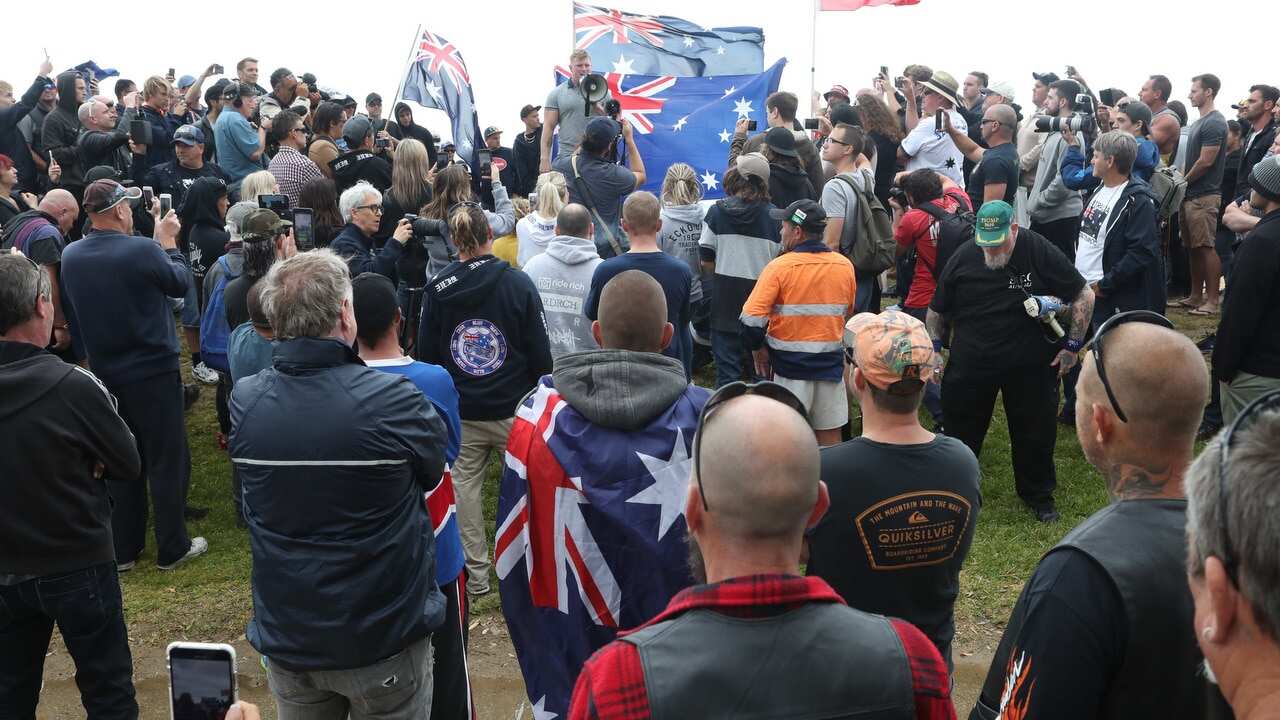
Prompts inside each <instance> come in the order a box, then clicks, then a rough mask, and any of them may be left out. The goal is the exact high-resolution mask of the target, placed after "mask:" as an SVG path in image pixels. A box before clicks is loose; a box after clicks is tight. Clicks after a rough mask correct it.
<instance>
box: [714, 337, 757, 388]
mask: <svg viewBox="0 0 1280 720" xmlns="http://www.w3.org/2000/svg"><path fill="white" fill-rule="evenodd" d="M744 353H747V344H746V342H745V341H744V338H743V337H742V331H741V330H739V331H737V332H729V331H726V330H715V329H713V330H712V331H711V355H712V357H714V358H715V361H716V387H717V388H722V387H724V386H725V385H728V384H729V383H731V382H737V381H738V380H741V379H742V356H743V354H744ZM747 377H749V378H750V379H751V380H752V381H755V379H756V368H755V364H754V363H752V362H750V361H748V362H747Z"/></svg>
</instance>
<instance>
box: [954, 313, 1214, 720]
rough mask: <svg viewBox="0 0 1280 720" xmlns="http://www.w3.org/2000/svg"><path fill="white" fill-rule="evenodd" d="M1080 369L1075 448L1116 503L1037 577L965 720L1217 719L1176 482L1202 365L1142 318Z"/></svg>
mask: <svg viewBox="0 0 1280 720" xmlns="http://www.w3.org/2000/svg"><path fill="white" fill-rule="evenodd" d="M1156 358H1158V359H1159V360H1158V362H1159V366H1160V370H1159V372H1153V371H1152V362H1153V361H1154V359H1156ZM1083 362H1084V368H1083V370H1082V371H1081V373H1080V381H1079V383H1078V385H1077V388H1076V389H1077V396H1076V418H1077V425H1076V434H1077V435H1078V436H1079V438H1080V445H1081V446H1082V447H1083V449H1084V453H1085V457H1087V458H1088V459H1089V462H1090V463H1091V464H1092V465H1093V466H1094V467H1096V468H1097V469H1098V471H1099V472H1100V473H1101V474H1102V476H1103V478H1104V479H1105V481H1106V485H1107V493H1108V495H1110V497H1111V500H1112V502H1111V504H1109V505H1108V506H1106V507H1105V508H1103V509H1102V510H1100V511H1098V512H1096V513H1094V514H1093V515H1092V516H1090V517H1089V518H1088V519H1086V520H1085V521H1084V522H1083V523H1081V524H1080V525H1079V526H1078V527H1076V529H1075V530H1073V531H1072V532H1071V533H1069V534H1068V535H1067V536H1066V537H1065V538H1063V540H1062V541H1061V542H1060V543H1058V545H1057V546H1056V547H1054V548H1053V549H1052V550H1050V551H1049V552H1048V554H1046V555H1045V557H1044V559H1042V560H1041V561H1040V564H1039V566H1038V567H1037V568H1036V570H1035V571H1034V572H1033V573H1032V575H1031V578H1030V579H1029V580H1028V581H1027V584H1026V587H1025V588H1024V589H1023V591H1022V594H1021V596H1019V598H1018V603H1017V605H1016V606H1015V607H1014V610H1013V614H1012V616H1011V618H1010V620H1009V624H1008V626H1007V628H1006V630H1005V634H1004V638H1003V639H1002V640H1001V642H1000V646H999V649H998V650H997V651H996V655H995V658H994V659H993V661H992V663H991V668H990V671H989V673H988V675H987V680H986V683H985V684H984V686H983V689H982V693H981V695H980V696H979V699H978V705H977V707H976V708H975V709H974V711H973V714H972V715H970V718H971V719H972V720H989V719H990V718H994V717H996V716H997V713H1002V714H1003V716H1004V717H1028V718H1037V719H1047V720H1056V719H1058V718H1062V719H1064V720H1065V719H1066V718H1072V719H1073V720H1074V719H1078V718H1102V717H1123V718H1204V717H1223V716H1221V715H1211V714H1207V709H1208V708H1207V703H1209V702H1210V699H1209V698H1210V696H1211V695H1213V694H1216V693H1212V692H1210V688H1208V686H1207V684H1206V682H1205V679H1204V676H1203V674H1202V673H1201V672H1200V665H1201V660H1202V656H1201V653H1200V650H1199V648H1197V647H1196V639H1195V637H1194V636H1193V635H1192V633H1191V632H1189V629H1190V627H1191V622H1192V616H1193V612H1194V610H1193V607H1192V601H1191V594H1190V593H1189V592H1188V591H1187V589H1186V587H1185V586H1186V582H1185V575H1186V551H1185V549H1184V548H1185V544H1184V539H1183V536H1184V533H1183V529H1184V526H1185V524H1186V512H1187V501H1186V496H1185V494H1184V492H1183V477H1184V474H1185V473H1186V472H1187V468H1188V467H1189V466H1190V464H1191V458H1192V456H1193V454H1194V451H1195V435H1196V430H1197V428H1198V427H1199V423H1200V411H1201V406H1202V405H1203V404H1204V398H1205V395H1206V394H1207V393H1208V391H1209V377H1208V373H1207V372H1206V370H1205V365H1204V359H1203V358H1202V357H1201V356H1200V352H1199V351H1198V350H1197V349H1196V347H1195V345H1194V344H1193V343H1192V342H1191V341H1190V340H1189V339H1188V338H1187V337H1186V336H1184V335H1182V334H1181V333H1179V332H1177V331H1175V330H1173V329H1172V327H1171V326H1170V325H1169V323H1168V321H1167V320H1165V319H1164V318H1163V317H1161V316H1160V315H1157V314H1155V313H1151V312H1145V311H1138V312H1131V313H1125V314H1122V315H1117V316H1116V317H1114V318H1112V320H1111V321H1109V322H1107V323H1104V324H1103V325H1102V327H1100V328H1099V330H1098V333H1097V336H1096V337H1095V338H1094V339H1093V342H1092V345H1091V347H1090V348H1089V350H1088V352H1086V353H1085V354H1084V360H1083ZM1156 688H1158V691H1157V690H1156Z"/></svg>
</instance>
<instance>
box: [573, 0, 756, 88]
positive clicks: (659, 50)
mask: <svg viewBox="0 0 1280 720" xmlns="http://www.w3.org/2000/svg"><path fill="white" fill-rule="evenodd" d="M573 34H574V39H575V44H574V47H576V48H578V49H580V50H586V51H587V52H589V53H591V62H592V64H593V65H595V66H598V67H607V66H609V65H612V64H614V63H619V62H621V63H630V66H631V70H630V72H632V73H635V74H639V75H676V76H679V77H686V76H697V75H745V74H748V73H758V72H760V70H761V69H762V68H763V67H764V31H763V30H761V29H760V28H758V27H726V28H710V29H708V28H704V27H702V26H700V25H697V24H694V23H691V22H689V21H688V20H682V19H680V18H677V17H668V16H665V15H663V16H658V17H648V16H645V15H635V14H632V13H626V12H622V11H621V10H610V9H607V8H601V7H595V6H593V5H583V4H581V3H576V2H575V3H574V4H573Z"/></svg>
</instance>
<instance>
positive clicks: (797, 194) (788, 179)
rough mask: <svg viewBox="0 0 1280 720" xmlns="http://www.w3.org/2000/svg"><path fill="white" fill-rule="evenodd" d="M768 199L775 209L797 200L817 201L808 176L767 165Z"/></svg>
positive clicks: (796, 171)
mask: <svg viewBox="0 0 1280 720" xmlns="http://www.w3.org/2000/svg"><path fill="white" fill-rule="evenodd" d="M769 198H770V200H771V201H772V202H773V206H774V207H776V208H785V207H787V206H789V205H790V204H791V203H793V202H795V201H797V200H815V201H816V200H817V199H818V194H817V193H816V192H815V191H814V188H813V183H812V182H810V180H809V176H808V175H807V174H805V173H804V172H803V171H801V170H796V169H794V168H791V167H787V166H785V165H776V164H774V163H770V164H769Z"/></svg>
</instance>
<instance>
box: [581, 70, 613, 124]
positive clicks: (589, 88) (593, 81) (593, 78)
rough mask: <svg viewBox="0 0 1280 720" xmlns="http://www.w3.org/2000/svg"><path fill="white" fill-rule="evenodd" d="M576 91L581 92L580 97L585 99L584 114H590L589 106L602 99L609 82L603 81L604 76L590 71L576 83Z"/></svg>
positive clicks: (607, 90) (607, 89) (606, 92)
mask: <svg viewBox="0 0 1280 720" xmlns="http://www.w3.org/2000/svg"><path fill="white" fill-rule="evenodd" d="M578 92H579V93H581V94H582V99H583V100H585V101H586V108H585V110H584V112H583V114H584V115H590V114H591V106H592V105H594V104H596V103H598V102H600V101H601V100H604V98H605V96H606V95H608V94H609V83H607V82H605V79H604V76H603V75H601V74H599V73H591V74H590V75H586V76H584V77H583V78H582V81H581V82H579V83H578Z"/></svg>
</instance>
